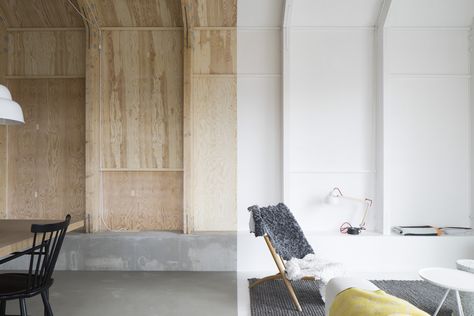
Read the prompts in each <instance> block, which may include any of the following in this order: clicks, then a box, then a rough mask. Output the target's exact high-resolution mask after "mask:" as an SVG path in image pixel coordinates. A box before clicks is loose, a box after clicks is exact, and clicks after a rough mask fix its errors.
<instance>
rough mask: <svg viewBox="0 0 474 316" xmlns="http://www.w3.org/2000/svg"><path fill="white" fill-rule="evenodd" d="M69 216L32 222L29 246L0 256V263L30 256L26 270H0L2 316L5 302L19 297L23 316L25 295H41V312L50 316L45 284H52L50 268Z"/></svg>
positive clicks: (59, 247)
mask: <svg viewBox="0 0 474 316" xmlns="http://www.w3.org/2000/svg"><path fill="white" fill-rule="evenodd" d="M70 220H71V216H70V215H68V216H66V219H65V221H64V222H60V223H54V224H45V225H39V224H33V225H31V232H32V233H33V234H34V235H33V246H32V247H31V248H30V249H28V250H25V251H21V252H16V253H13V254H11V255H10V256H9V257H7V258H5V259H2V260H0V265H1V264H4V263H6V262H9V261H11V260H14V259H17V258H20V257H22V256H30V258H29V261H30V264H29V269H28V273H3V274H0V316H5V312H6V302H7V301H11V300H19V301H20V311H21V316H27V315H28V313H27V310H26V299H27V298H30V297H33V296H36V295H41V298H42V299H43V304H44V315H46V316H53V311H52V309H51V305H50V304H49V288H50V287H51V285H53V282H54V280H53V278H52V275H53V272H54V267H55V265H56V261H57V259H58V256H59V252H60V251H61V246H62V244H63V241H64V236H65V235H66V231H67V227H68V226H69V221H70Z"/></svg>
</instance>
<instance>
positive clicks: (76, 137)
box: [7, 79, 85, 220]
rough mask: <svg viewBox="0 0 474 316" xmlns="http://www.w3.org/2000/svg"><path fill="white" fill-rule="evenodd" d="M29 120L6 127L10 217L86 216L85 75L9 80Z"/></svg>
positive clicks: (78, 217) (77, 217) (9, 84)
mask: <svg viewBox="0 0 474 316" xmlns="http://www.w3.org/2000/svg"><path fill="white" fill-rule="evenodd" d="M7 84H8V87H9V88H10V90H11V92H12V95H14V96H15V99H16V100H17V101H18V102H19V103H20V104H21V105H22V109H23V113H24V115H25V122H26V124H25V125H23V126H10V127H9V131H8V136H9V139H8V162H9V163H8V188H9V189H8V204H9V205H8V210H9V214H8V215H9V218H19V219H21V218H23V219H28V218H62V217H64V216H65V215H66V214H71V215H72V216H73V218H74V219H75V220H80V219H84V203H85V192H84V183H85V181H84V175H85V172H84V164H85V159H84V145H85V144H84V115H85V111H84V80H83V79H63V80H59V79H48V80H45V79H31V80H9V81H8V83H7Z"/></svg>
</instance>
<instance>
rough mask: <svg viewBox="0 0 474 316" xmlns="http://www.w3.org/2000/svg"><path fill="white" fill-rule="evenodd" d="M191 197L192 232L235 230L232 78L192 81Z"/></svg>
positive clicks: (234, 126)
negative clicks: (192, 205) (192, 206)
mask: <svg viewBox="0 0 474 316" xmlns="http://www.w3.org/2000/svg"><path fill="white" fill-rule="evenodd" d="M193 86H194V93H193V95H194V98H193V106H194V110H193V126H194V128H193V143H194V145H193V148H194V155H193V187H194V192H193V197H194V228H195V230H210V231H212V230H218V231H225V230H235V229H236V222H237V219H236V189H237V188H236V182H237V181H236V163H237V140H236V138H237V127H236V125H237V95H236V79H235V78H216V77H213V78H211V77H208V78H195V79H194V83H193Z"/></svg>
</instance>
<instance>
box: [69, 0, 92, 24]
mask: <svg viewBox="0 0 474 316" xmlns="http://www.w3.org/2000/svg"><path fill="white" fill-rule="evenodd" d="M67 2H68V3H69V4H70V5H71V7H73V9H74V10H75V11H76V12H77V13H78V14H79V15H80V16H81V17H82V18H83V19H84V20H86V21H87V22H89V24H90V25H93V26H95V27H96V28H97V29H100V27H99V25H98V24H96V23H94V22H92V21H91V20H89V19H88V18H87V17H86V16H85V15H84V14H82V12H81V10H79V9H78V8H77V7H76V6H75V5H74V3H72V1H71V0H67Z"/></svg>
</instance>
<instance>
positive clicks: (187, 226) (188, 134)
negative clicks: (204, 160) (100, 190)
mask: <svg viewBox="0 0 474 316" xmlns="http://www.w3.org/2000/svg"><path fill="white" fill-rule="evenodd" d="M189 1H190V0H182V1H181V9H182V14H183V17H184V18H183V24H184V28H185V30H186V31H185V32H184V36H183V231H184V233H185V234H189V233H191V232H192V230H193V227H194V224H193V223H194V219H193V183H192V179H193V177H192V170H193V169H192V161H193V159H192V157H193V139H192V135H193V133H192V92H193V84H192V83H193V80H192V78H193V42H192V40H193V38H194V37H193V36H190V35H191V33H190V25H192V24H189V23H190V21H189V16H190V15H191V16H192V14H191V13H192V11H191V12H190V10H189V9H190V6H189Z"/></svg>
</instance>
